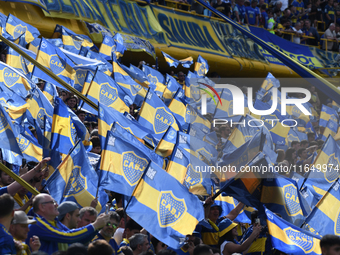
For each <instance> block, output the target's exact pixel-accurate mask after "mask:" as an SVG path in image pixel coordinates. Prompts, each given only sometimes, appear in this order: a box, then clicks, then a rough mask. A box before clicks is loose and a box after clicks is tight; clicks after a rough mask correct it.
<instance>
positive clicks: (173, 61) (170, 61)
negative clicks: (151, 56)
mask: <svg viewBox="0 0 340 255" xmlns="http://www.w3.org/2000/svg"><path fill="white" fill-rule="evenodd" d="M161 52H162V54H163V57H164V59H165V61H166V63H167V64H168V65H169V67H172V66H174V67H175V68H177V66H178V64H179V61H178V60H177V59H175V58H173V57H171V56H170V55H169V54H167V53H165V52H163V51H161Z"/></svg>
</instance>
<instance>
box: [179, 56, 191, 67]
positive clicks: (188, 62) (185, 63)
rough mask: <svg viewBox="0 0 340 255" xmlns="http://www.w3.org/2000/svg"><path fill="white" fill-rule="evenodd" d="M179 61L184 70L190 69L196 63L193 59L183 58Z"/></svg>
mask: <svg viewBox="0 0 340 255" xmlns="http://www.w3.org/2000/svg"><path fill="white" fill-rule="evenodd" d="M178 61H179V63H181V65H182V66H183V67H184V68H190V66H191V65H192V64H193V63H194V59H193V58H192V57H187V58H183V59H180V60H178Z"/></svg>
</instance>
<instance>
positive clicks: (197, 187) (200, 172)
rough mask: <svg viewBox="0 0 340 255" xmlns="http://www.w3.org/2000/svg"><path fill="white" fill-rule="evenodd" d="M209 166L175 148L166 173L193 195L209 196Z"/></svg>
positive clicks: (178, 147)
mask: <svg viewBox="0 0 340 255" xmlns="http://www.w3.org/2000/svg"><path fill="white" fill-rule="evenodd" d="M209 169H210V166H208V165H207V164H205V163H204V162H203V161H201V160H200V159H198V158H197V157H195V156H193V155H192V154H190V152H188V151H186V150H185V149H184V148H181V147H180V146H176V147H175V149H174V151H173V153H172V156H171V159H170V162H169V164H168V166H167V168H166V171H167V172H168V173H169V174H170V175H171V176H173V177H174V178H175V179H176V180H177V181H179V182H180V183H181V184H183V185H184V186H185V187H187V188H188V190H189V191H190V192H191V193H193V194H198V195H203V196H206V195H209V194H211V186H212V183H211V179H210V171H209Z"/></svg>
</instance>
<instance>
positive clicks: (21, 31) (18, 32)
mask: <svg viewBox="0 0 340 255" xmlns="http://www.w3.org/2000/svg"><path fill="white" fill-rule="evenodd" d="M6 32H7V33H8V35H9V37H8V38H7V39H8V40H11V41H15V40H16V39H18V38H19V37H20V44H21V45H22V46H26V44H28V43H30V42H32V41H33V40H34V39H35V38H37V37H38V36H39V35H40V32H39V30H38V29H36V28H35V27H33V26H31V25H29V24H27V23H25V22H23V21H21V20H20V19H18V18H17V17H15V16H14V15H12V14H9V15H8V17H7V23H6Z"/></svg>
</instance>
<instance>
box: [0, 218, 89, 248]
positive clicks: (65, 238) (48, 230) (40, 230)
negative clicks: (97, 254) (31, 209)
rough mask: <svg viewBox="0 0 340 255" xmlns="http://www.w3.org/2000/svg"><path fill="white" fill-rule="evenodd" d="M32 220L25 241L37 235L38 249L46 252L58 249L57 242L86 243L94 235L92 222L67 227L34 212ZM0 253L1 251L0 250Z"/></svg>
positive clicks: (27, 241)
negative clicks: (75, 227)
mask: <svg viewBox="0 0 340 255" xmlns="http://www.w3.org/2000/svg"><path fill="white" fill-rule="evenodd" d="M34 220H36V221H37V223H36V224H32V225H30V227H29V228H30V231H29V233H28V236H27V239H26V243H29V240H30V238H31V237H32V236H34V235H36V236H39V239H40V242H41V247H40V251H44V252H47V253H48V254H52V253H53V252H56V251H58V250H59V248H58V244H59V243H68V244H71V243H76V242H81V243H86V242H88V241H90V240H91V239H92V238H93V237H94V235H95V229H94V227H93V225H92V224H89V225H87V226H85V227H82V228H77V229H68V228H67V227H66V226H64V225H63V224H62V223H61V222H60V221H59V220H57V219H56V220H55V221H54V222H49V221H47V220H46V219H45V218H43V217H41V216H39V215H37V214H36V215H34ZM53 225H54V226H53ZM0 254H3V253H1V252H0Z"/></svg>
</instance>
